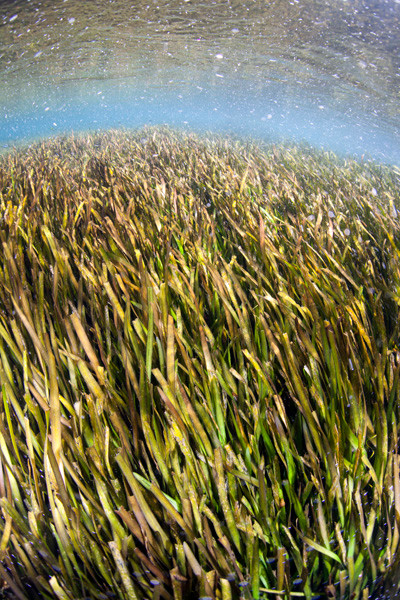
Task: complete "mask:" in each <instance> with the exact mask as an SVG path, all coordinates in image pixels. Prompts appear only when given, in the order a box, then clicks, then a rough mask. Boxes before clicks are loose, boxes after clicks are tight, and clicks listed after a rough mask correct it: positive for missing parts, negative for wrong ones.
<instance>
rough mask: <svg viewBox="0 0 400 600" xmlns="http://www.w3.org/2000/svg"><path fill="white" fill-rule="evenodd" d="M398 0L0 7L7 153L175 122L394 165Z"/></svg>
mask: <svg viewBox="0 0 400 600" xmlns="http://www.w3.org/2000/svg"><path fill="white" fill-rule="evenodd" d="M399 48H400V0H371V1H366V0H325V1H323V0H292V1H289V0H275V1H269V2H268V1H261V0H245V1H244V2H242V1H237V0H234V1H229V0H216V1H212V0H210V1H208V2H204V1H203V2H199V1H198V0H188V1H184V0H171V1H166V0H160V1H153V0H148V1H145V2H142V1H140V2H138V1H136V2H133V1H132V0H131V2H129V1H126V0H115V1H114V0H111V1H109V2H107V1H104V0H85V2H82V1H77V0H43V1H39V0H31V1H29V0H25V1H14V2H5V1H3V2H1V3H0V83H1V85H0V145H1V146H2V147H3V148H8V147H10V146H13V145H15V144H16V143H18V142H20V141H24V140H30V139H34V138H37V137H42V136H47V135H54V134H57V133H62V132H65V131H71V130H86V129H92V130H93V129H100V128H107V127H118V126H125V127H138V126H140V125H144V124H161V123H169V124H171V125H175V126H179V127H187V128H190V129H195V130H200V131H204V130H206V131H209V130H214V131H222V132H230V133H236V134H241V135H251V136H253V137H254V136H255V137H258V138H262V139H267V140H280V139H285V140H291V141H293V140H294V141H307V142H310V143H312V144H314V145H316V146H322V147H324V148H329V149H332V150H334V151H336V152H339V153H340V154H355V155H357V156H362V155H367V156H371V157H373V158H375V159H377V160H380V161H384V162H390V163H396V164H399V163H400V142H399V139H400V122H399V116H400V95H399V90H400V51H399Z"/></svg>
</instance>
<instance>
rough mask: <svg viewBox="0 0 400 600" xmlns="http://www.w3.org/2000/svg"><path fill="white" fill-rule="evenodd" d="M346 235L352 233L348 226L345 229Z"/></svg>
mask: <svg viewBox="0 0 400 600" xmlns="http://www.w3.org/2000/svg"><path fill="white" fill-rule="evenodd" d="M344 235H347V237H349V235H350V229H348V228H347V227H346V229H345V230H344Z"/></svg>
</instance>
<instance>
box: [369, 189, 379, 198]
mask: <svg viewBox="0 0 400 600" xmlns="http://www.w3.org/2000/svg"><path fill="white" fill-rule="evenodd" d="M371 194H372V195H373V196H377V195H378V192H377V191H376V188H372V190H371Z"/></svg>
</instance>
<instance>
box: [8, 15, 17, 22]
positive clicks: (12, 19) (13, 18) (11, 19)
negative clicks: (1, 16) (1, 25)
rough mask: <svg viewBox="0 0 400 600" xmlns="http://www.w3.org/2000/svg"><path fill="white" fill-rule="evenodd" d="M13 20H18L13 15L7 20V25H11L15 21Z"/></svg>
mask: <svg viewBox="0 0 400 600" xmlns="http://www.w3.org/2000/svg"><path fill="white" fill-rule="evenodd" d="M15 19H18V15H13V16H12V17H10V18H9V19H8V22H9V23H12V22H13V21H15Z"/></svg>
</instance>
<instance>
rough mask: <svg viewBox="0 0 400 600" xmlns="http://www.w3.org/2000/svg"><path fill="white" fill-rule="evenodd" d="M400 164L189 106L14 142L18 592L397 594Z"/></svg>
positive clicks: (11, 215) (1, 354)
mask: <svg viewBox="0 0 400 600" xmlns="http://www.w3.org/2000/svg"><path fill="white" fill-rule="evenodd" d="M399 182H400V171H399V170H398V169H397V168H396V167H393V166H383V165H377V164H375V163H373V162H363V163H360V162H356V161H353V160H350V159H346V160H345V159H340V158H338V157H336V156H334V155H333V154H332V153H327V152H322V151H316V150H313V149H311V148H308V147H303V146H297V147H288V146H286V147H285V146H264V145H262V144H256V143H255V142H249V141H237V140H233V139H229V138H224V137H218V136H213V135H210V136H208V137H206V138H202V137H199V136H196V135H194V134H189V133H179V132H175V131H171V130H169V129H164V128H159V129H152V128H145V129H141V130H140V131H137V132H129V131H109V132H104V133H95V134H86V135H70V136H67V137H58V138H54V139H48V140H45V141H42V142H37V143H34V144H32V145H30V146H29V147H27V148H24V149H19V150H16V151H14V152H11V153H9V154H7V155H4V156H2V157H0V209H1V215H2V217H1V218H2V223H1V230H0V236H1V249H0V253H1V258H0V265H1V271H0V383H1V391H2V398H1V403H0V405H1V408H0V506H1V519H0V536H1V537H0V577H1V579H2V581H3V587H4V594H6V595H11V594H12V595H13V596H14V597H17V598H19V599H21V600H23V599H27V598H28V597H29V598H47V599H60V600H76V599H84V598H92V599H93V600H94V599H101V600H106V599H107V598H120V599H121V600H132V599H136V598H137V599H142V598H148V599H159V598H164V599H166V600H184V599H187V598H203V599H205V598H215V599H218V600H230V599H235V598H243V599H245V598H246V599H251V598H254V599H259V598H274V599H276V600H279V599H284V598H302V597H304V598H306V599H307V600H310V599H311V598H314V597H315V596H317V595H319V596H320V597H321V598H338V599H339V598H340V599H341V600H342V599H343V600H344V599H347V598H352V599H353V598H354V599H356V598H363V599H366V598H368V597H369V596H370V594H374V593H375V594H377V596H376V597H380V598H394V597H395V594H396V592H397V579H398V578H397V576H396V573H397V571H398V560H399V559H398V558H397V557H398V549H399V527H400V479H399V472H400V453H399V450H398V437H399V434H398V425H397V423H398V422H399V421H400V402H399V394H400V386H399V374H400V348H399V328H400V318H399V304H400V225H399V215H400V213H399V212H398V211H400V198H399ZM8 597H9V596H8Z"/></svg>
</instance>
